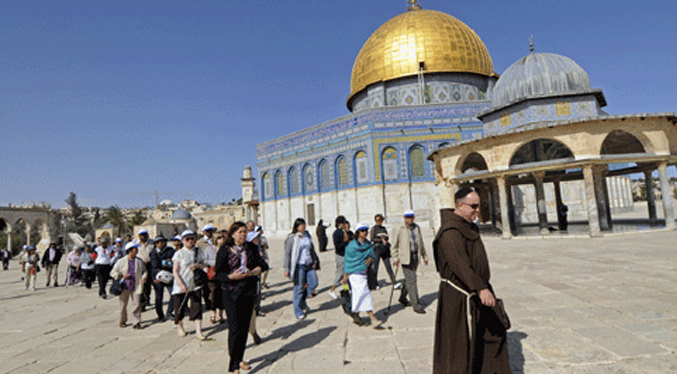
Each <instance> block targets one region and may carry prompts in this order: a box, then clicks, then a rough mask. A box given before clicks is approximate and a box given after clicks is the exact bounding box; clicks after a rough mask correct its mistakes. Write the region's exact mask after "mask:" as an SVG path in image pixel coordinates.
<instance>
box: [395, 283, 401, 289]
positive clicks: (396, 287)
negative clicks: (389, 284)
mask: <svg viewBox="0 0 677 374" xmlns="http://www.w3.org/2000/svg"><path fill="white" fill-rule="evenodd" d="M393 287H395V289H396V290H399V289H400V288H402V282H397V283H395V285H394V286H393Z"/></svg>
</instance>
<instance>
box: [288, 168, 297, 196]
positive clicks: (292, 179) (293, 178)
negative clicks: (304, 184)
mask: <svg viewBox="0 0 677 374" xmlns="http://www.w3.org/2000/svg"><path fill="white" fill-rule="evenodd" d="M287 181H288V183H287V184H288V186H289V196H294V195H297V194H298V193H299V192H300V189H299V178H298V173H297V171H296V168H295V167H293V166H292V167H290V168H289V172H287Z"/></svg>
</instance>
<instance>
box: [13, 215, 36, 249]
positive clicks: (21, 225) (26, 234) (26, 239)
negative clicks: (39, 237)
mask: <svg viewBox="0 0 677 374" xmlns="http://www.w3.org/2000/svg"><path fill="white" fill-rule="evenodd" d="M12 226H13V228H14V232H13V233H12V234H13V235H16V237H17V238H19V240H20V241H21V242H23V243H24V244H26V245H30V244H34V243H31V241H30V234H31V224H30V223H28V220H26V219H25V218H23V217H21V218H19V219H17V220H16V222H14V225H12Z"/></svg>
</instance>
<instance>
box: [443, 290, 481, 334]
mask: <svg viewBox="0 0 677 374" xmlns="http://www.w3.org/2000/svg"><path fill="white" fill-rule="evenodd" d="M442 282H444V283H446V284H448V285H450V286H451V287H454V288H455V289H456V290H457V291H458V292H460V293H462V294H464V295H465V314H466V318H468V341H472V313H471V312H470V299H471V298H472V297H473V296H475V295H477V294H476V293H475V292H472V293H468V292H467V291H466V290H464V289H462V288H461V287H459V286H457V285H455V284H453V283H452V282H451V281H450V280H448V279H444V278H442Z"/></svg>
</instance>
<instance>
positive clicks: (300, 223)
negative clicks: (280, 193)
mask: <svg viewBox="0 0 677 374" xmlns="http://www.w3.org/2000/svg"><path fill="white" fill-rule="evenodd" d="M283 266H284V275H285V276H286V277H287V278H289V279H291V280H292V281H293V283H294V315H296V318H297V319H304V318H306V314H307V313H308V312H309V311H310V308H308V304H306V298H307V297H308V295H310V294H311V293H312V292H313V291H314V288H315V287H317V272H316V271H317V269H319V267H320V259H319V258H318V257H317V253H316V252H315V247H314V246H313V240H312V239H311V238H310V234H309V233H308V232H307V231H306V221H305V220H304V219H303V218H297V219H296V220H295V221H294V226H293V227H292V232H291V234H289V236H287V239H286V240H285V241H284V262H283Z"/></svg>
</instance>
